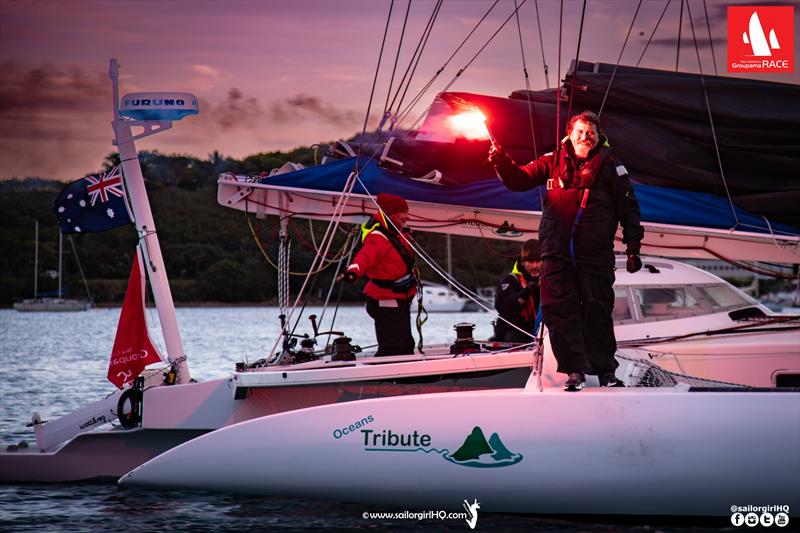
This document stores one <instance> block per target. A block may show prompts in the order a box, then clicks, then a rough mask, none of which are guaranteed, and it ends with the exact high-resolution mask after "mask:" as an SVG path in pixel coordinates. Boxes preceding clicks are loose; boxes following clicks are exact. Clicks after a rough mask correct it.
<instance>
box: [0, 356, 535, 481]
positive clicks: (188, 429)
mask: <svg viewBox="0 0 800 533" xmlns="http://www.w3.org/2000/svg"><path fill="white" fill-rule="evenodd" d="M532 364H533V353H532V352H530V351H526V352H509V353H503V354H480V355H473V356H470V355H465V356H460V357H454V356H452V355H450V354H449V353H448V352H447V350H444V351H443V352H440V353H439V354H438V355H437V354H435V353H434V354H432V355H427V356H424V357H423V356H419V355H417V356H394V357H382V358H365V359H364V360H363V361H360V362H357V363H341V362H334V363H331V362H326V361H313V362H309V363H304V364H300V365H292V366H274V367H268V368H267V369H265V370H264V371H251V372H236V373H234V374H233V375H232V376H231V377H230V378H229V379H217V380H211V381H205V382H200V383H189V384H185V385H174V386H170V387H167V386H153V387H150V388H147V389H146V390H145V391H144V398H143V402H142V405H143V409H142V411H143V417H142V423H141V427H140V428H135V429H132V430H123V429H114V430H111V431H104V430H103V429H104V427H105V428H107V427H108V426H107V425H106V426H104V427H99V426H100V425H102V424H100V423H99V422H98V423H97V425H95V424H94V421H99V420H102V421H103V423H105V422H106V421H111V420H114V419H115V418H116V406H117V401H118V397H119V394H116V395H113V396H111V397H109V398H108V399H106V400H101V401H100V402H96V403H95V404H92V405H90V406H86V407H84V408H82V409H80V410H78V411H76V412H74V413H72V414H70V415H66V416H64V417H62V418H60V419H57V420H54V421H52V422H48V423H45V424H42V425H37V426H34V427H35V429H36V433H37V441H38V446H36V447H31V448H28V449H21V450H18V451H15V452H0V482H11V481H16V482H30V481H36V482H63V481H78V480H85V479H93V478H98V477H114V478H118V477H119V476H121V475H123V474H125V473H126V472H128V471H129V470H131V469H132V468H134V467H136V466H139V465H141V464H142V463H144V462H146V461H148V460H150V459H152V458H154V457H156V456H157V455H159V454H160V453H162V452H164V451H166V450H167V449H169V448H172V447H174V446H177V445H178V444H180V443H182V442H185V441H187V440H189V439H192V438H194V437H196V436H198V435H200V434H203V433H205V432H208V431H213V430H216V429H219V428H222V427H226V426H229V425H232V424H237V423H239V422H242V421H247V420H252V419H253V418H258V417H263V416H265V415H271V414H276V413H283V412H286V411H292V410H297V409H303V408H307V407H314V406H319V405H327V404H335V403H342V402H351V401H354V400H362V399H365V398H378V397H385V396H398V395H406V394H425V393H442V392H452V391H468V390H484V389H489V388H504V387H514V386H517V387H519V386H522V385H524V384H525V382H526V381H527V379H528V376H529V374H530V367H531V366H532ZM87 421H92V424H87ZM95 427H98V429H97V430H95V431H91V430H92V428H95ZM62 442H63V444H62Z"/></svg>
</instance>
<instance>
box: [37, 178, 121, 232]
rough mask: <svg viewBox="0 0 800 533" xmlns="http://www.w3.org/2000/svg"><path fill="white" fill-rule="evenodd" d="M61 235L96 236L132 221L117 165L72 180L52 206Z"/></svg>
mask: <svg viewBox="0 0 800 533" xmlns="http://www.w3.org/2000/svg"><path fill="white" fill-rule="evenodd" d="M53 213H55V215H56V216H57V217H58V223H59V225H60V226H61V233H97V232H100V231H106V230H110V229H114V228H116V227H119V226H124V225H125V224H130V223H132V222H133V217H132V216H131V213H130V208H129V207H128V199H127V198H126V196H125V184H124V183H123V180H122V173H121V172H120V168H119V167H118V166H116V167H114V168H112V169H111V170H109V171H108V172H105V173H102V174H100V175H98V176H87V177H85V178H81V179H79V180H76V181H73V182H72V183H70V184H69V185H67V186H66V187H64V188H63V189H62V190H61V193H60V194H59V195H58V198H56V201H55V202H54V203H53Z"/></svg>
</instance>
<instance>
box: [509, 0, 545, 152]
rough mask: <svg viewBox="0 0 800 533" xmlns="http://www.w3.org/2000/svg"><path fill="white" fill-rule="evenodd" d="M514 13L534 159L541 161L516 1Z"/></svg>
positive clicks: (515, 2) (515, 0)
mask: <svg viewBox="0 0 800 533" xmlns="http://www.w3.org/2000/svg"><path fill="white" fill-rule="evenodd" d="M514 8H515V9H514V13H515V15H516V18H517V34H518V35H519V51H520V55H521V56H522V72H523V75H524V78H525V91H526V92H527V94H526V99H527V100H528V122H529V124H530V127H531V141H532V142H533V158H534V159H539V148H538V147H537V146H536V132H535V130H534V126H533V101H532V100H531V95H530V93H531V80H530V77H529V76H528V65H527V63H526V61H525V46H524V44H523V41H522V24H521V23H520V21H519V7H518V6H517V0H514Z"/></svg>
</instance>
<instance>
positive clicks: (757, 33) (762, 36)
mask: <svg viewBox="0 0 800 533" xmlns="http://www.w3.org/2000/svg"><path fill="white" fill-rule="evenodd" d="M728 72H780V73H790V72H794V6H728Z"/></svg>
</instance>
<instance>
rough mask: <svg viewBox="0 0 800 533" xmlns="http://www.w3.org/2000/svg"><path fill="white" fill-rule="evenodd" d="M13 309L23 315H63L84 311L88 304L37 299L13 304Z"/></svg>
mask: <svg viewBox="0 0 800 533" xmlns="http://www.w3.org/2000/svg"><path fill="white" fill-rule="evenodd" d="M14 309H16V310H17V311H22V312H24V313H37V312H45V313H65V312H73V311H86V310H87V309H89V302H87V301H86V300H65V299H63V298H37V299H35V300H33V299H31V300H23V301H21V302H16V303H14Z"/></svg>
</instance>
